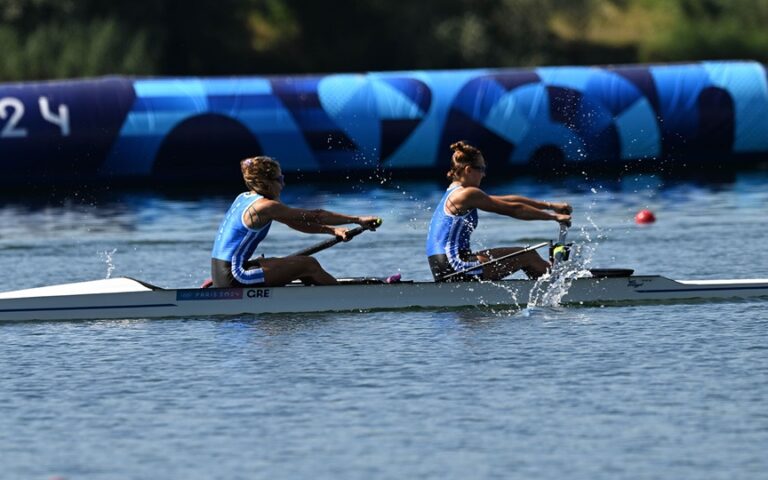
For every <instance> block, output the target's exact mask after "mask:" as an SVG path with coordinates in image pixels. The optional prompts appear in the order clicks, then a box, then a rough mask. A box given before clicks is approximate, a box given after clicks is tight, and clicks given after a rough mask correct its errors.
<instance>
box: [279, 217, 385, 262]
mask: <svg viewBox="0 0 768 480" xmlns="http://www.w3.org/2000/svg"><path fill="white" fill-rule="evenodd" d="M380 225H381V219H379V221H378V223H377V224H376V226H374V227H363V226H360V227H355V228H353V229H351V230H348V231H347V240H346V241H349V240H352V238H354V237H356V236H358V235H360V234H361V233H363V232H364V231H366V230H375V229H376V228H377V227H379V226H380ZM344 241H345V240H342V239H341V238H339V237H333V238H331V239H329V240H325V241H322V242H320V243H318V244H315V245H312V246H311V247H307V248H305V249H303V250H299V251H298V252H294V253H292V254H290V255H289V256H291V257H307V256H309V255H312V254H315V253H317V252H319V251H321V250H325V249H326V248H330V247H332V246H334V245H336V244H337V243H341V242H344Z"/></svg>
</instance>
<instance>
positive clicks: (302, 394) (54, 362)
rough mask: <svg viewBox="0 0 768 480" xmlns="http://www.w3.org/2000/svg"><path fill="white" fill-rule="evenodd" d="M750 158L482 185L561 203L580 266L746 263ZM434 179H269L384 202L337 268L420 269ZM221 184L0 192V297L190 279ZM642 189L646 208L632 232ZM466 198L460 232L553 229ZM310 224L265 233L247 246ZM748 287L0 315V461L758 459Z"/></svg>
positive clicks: (148, 471)
mask: <svg viewBox="0 0 768 480" xmlns="http://www.w3.org/2000/svg"><path fill="white" fill-rule="evenodd" d="M767 184H768V174H766V173H746V174H740V175H738V176H737V177H736V178H735V179H733V181H730V182H727V183H716V184H712V183H710V184H705V183H696V182H668V181H667V182H665V181H663V180H661V179H659V178H656V177H653V176H635V177H630V178H627V179H625V180H623V181H621V182H609V181H605V180H595V179H589V178H573V179H568V180H564V181H558V182H541V181H536V180H533V179H520V180H518V181H514V182H509V183H504V184H498V185H491V186H488V187H487V190H488V191H489V192H490V193H518V194H522V195H527V196H532V197H535V198H542V199H545V200H566V201H569V202H570V203H571V204H572V205H573V206H574V209H575V212H574V227H573V228H572V229H571V232H570V233H569V239H570V240H573V241H576V242H578V243H579V244H581V245H582V248H581V258H580V259H579V260H578V261H580V262H582V263H583V264H584V265H586V266H592V267H627V268H633V269H635V270H636V272H637V273H641V274H663V275H666V276H669V277H672V278H678V279H713V278H768V260H767V259H766V253H765V246H764V241H765V239H766V238H767V237H768V226H767V225H766V219H767V218H768V215H766V207H768V189H766V188H765V186H766V185H767ZM443 188H444V186H443V185H441V184H437V183H408V182H394V183H387V184H385V185H377V184H370V183H368V184H363V183H352V184H351V185H346V186H344V187H338V186H330V185H318V186H301V187H299V186H295V185H288V187H287V190H286V193H285V195H284V200H285V201H286V202H287V203H289V204H292V205H296V206H303V207H310V208H326V209H331V210H336V211H341V212H347V213H356V214H375V215H378V216H381V217H382V218H383V219H384V225H383V227H382V228H381V229H380V230H379V231H377V232H375V233H364V234H363V235H361V236H359V237H357V238H355V239H354V240H353V241H352V242H349V243H345V244H340V245H337V246H336V247H333V248H331V249H329V250H327V251H324V252H321V253H319V254H318V255H317V258H318V259H319V260H320V261H321V263H323V265H324V266H325V267H326V268H327V269H328V270H329V271H330V272H331V273H333V274H335V275H337V276H359V275H389V274H392V273H396V272H399V273H401V274H402V275H403V277H404V278H406V279H413V280H428V279H430V278H431V277H430V274H429V270H428V266H427V263H426V260H425V259H424V252H423V250H424V237H425V233H426V228H427V224H428V221H429V218H430V216H431V209H432V208H433V206H434V205H435V204H436V202H437V200H438V199H439V197H440V195H441V194H442V190H443ZM236 193H237V192H232V194H231V195H226V196H221V195H205V194H199V195H190V194H186V195H174V196H164V195H160V194H151V193H140V192H133V193H111V194H99V195H92V196H85V197H84V196H81V195H72V196H71V197H70V198H69V199H66V200H63V201H55V202H50V203H41V202H34V201H32V200H31V199H25V198H4V199H2V200H0V268H1V270H0V271H2V272H3V276H2V278H0V290H11V289H16V288H24V287H34V286H41V285H46V284H51V283H62V282H70V281H81V280H91V279H96V278H105V277H107V276H131V277H136V278H139V279H142V280H145V281H147V282H150V283H154V284H157V285H160V286H166V287H194V286H197V285H199V284H200V283H201V281H202V280H203V279H205V278H206V277H207V276H208V275H209V272H208V268H209V254H210V248H211V242H212V238H213V235H214V233H215V230H216V228H217V226H218V223H219V221H220V219H221V216H222V215H223V213H224V211H225V210H226V208H227V207H228V205H229V203H230V201H231V199H232V197H234V195H235V194H236ZM641 208H650V209H651V210H653V211H654V212H655V213H656V216H657V219H658V221H657V222H656V223H655V224H653V225H650V226H644V227H641V226H637V225H635V224H634V222H633V217H634V215H635V213H636V212H637V211H638V210H640V209H641ZM556 235H557V225H556V224H555V223H554V222H522V221H516V220H511V219H506V218H502V217H498V216H493V215H490V214H482V213H481V218H480V227H479V230H478V231H477V232H476V233H475V236H474V237H473V238H474V240H475V245H476V246H477V247H478V248H480V247H489V246H500V245H515V244H517V245H520V244H532V243H536V242H539V241H543V240H548V239H552V238H555V237H556ZM324 238H325V237H319V236H311V235H305V234H300V233H297V232H292V231H289V230H288V229H287V228H284V227H282V226H280V225H277V226H275V227H273V231H272V233H271V234H270V236H269V237H268V239H267V240H266V241H265V242H263V243H262V245H261V248H260V250H259V253H266V254H267V255H270V256H271V255H284V254H288V253H290V252H292V251H295V250H298V249H300V248H302V247H305V246H308V245H311V244H313V243H315V242H317V241H319V240H321V239H324ZM766 333H768V301H766V300H754V301H736V302H722V303H712V304H702V303H699V304H675V305H645V306H638V307H636V306H623V307H605V308H599V307H581V308H563V307H554V306H553V307H536V308H529V309H523V308H511V309H503V310H501V309H499V310H489V309H482V308H478V309H465V310H456V311H406V312H367V313H365V312H363V313H342V314H302V315H268V316H261V317H253V316H246V317H236V318H227V319H221V318H217V319H210V318H197V319H175V320H174V319H170V320H159V321H146V320H119V321H118V320H110V321H83V322H65V323H52V322H33V323H27V324H25V323H5V324H0V344H1V345H2V347H1V348H0V478H2V479H45V480H48V479H51V478H59V479H60V478H64V479H67V480H76V479H77V480H79V479H100V480H101V479H115V480H117V479H120V480H124V479H147V478H163V479H185V480H189V479H241V478H242V479H253V478H264V479H275V478H329V479H339V478H349V479H359V478H393V479H394V478H397V479H401V478H440V479H446V478H448V479H466V478H483V479H485V478H498V479H509V478H526V479H527V478H569V479H617V478H619V479H621V478H627V479H656V478H675V479H697V480H698V479H702V478H707V479H713V478H714V479H750V480H753V479H756V478H768V477H767V476H766V475H767V474H766V472H768V459H767V458H768V456H766V454H765V451H766V448H768V407H767V406H766V405H767V404H766V398H768V342H767V341H766Z"/></svg>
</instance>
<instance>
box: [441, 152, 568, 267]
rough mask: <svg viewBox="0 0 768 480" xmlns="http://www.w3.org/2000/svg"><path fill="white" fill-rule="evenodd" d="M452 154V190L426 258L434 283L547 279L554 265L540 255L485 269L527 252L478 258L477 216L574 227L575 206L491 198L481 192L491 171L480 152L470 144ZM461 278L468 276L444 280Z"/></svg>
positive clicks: (497, 251) (506, 250)
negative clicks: (474, 244)
mask: <svg viewBox="0 0 768 480" xmlns="http://www.w3.org/2000/svg"><path fill="white" fill-rule="evenodd" d="M451 150H453V156H452V158H451V169H450V170H449V171H448V175H447V176H448V179H449V180H450V181H451V184H450V185H449V186H448V190H447V191H446V192H445V195H443V198H442V199H441V200H440V203H439V204H438V205H437V208H435V213H434V214H433V215H432V222H431V223H430V225H429V234H428V235H427V258H428V260H429V267H430V269H431V270H432V275H433V276H434V277H435V280H436V281H438V282H439V281H445V280H454V281H455V280H500V279H502V278H504V277H506V276H507V275H509V274H511V273H513V272H515V271H517V270H520V269H522V270H523V271H524V272H525V273H526V274H527V275H528V277H530V278H538V277H540V276H541V275H543V274H544V273H546V272H547V269H549V267H550V264H549V262H547V261H545V260H544V259H542V258H541V257H540V256H539V254H538V253H536V252H535V251H530V252H526V253H523V254H520V255H516V256H513V257H510V258H506V259H503V260H499V261H497V262H493V263H490V264H487V265H481V264H483V263H486V262H491V261H492V260H494V259H498V258H500V257H503V256H505V255H509V254H511V253H514V252H518V251H520V250H522V247H501V248H491V249H489V250H482V251H479V252H474V253H473V252H472V250H471V249H470V244H469V240H470V236H471V235H472V232H473V231H474V230H475V228H477V221H478V217H477V210H478V209H480V210H483V211H486V212H491V213H498V214H500V215H506V216H508V217H512V218H517V219H520V220H554V221H556V222H560V223H561V224H565V225H568V226H570V223H571V215H570V214H571V206H570V205H568V204H567V203H562V202H543V201H540V200H533V199H531V198H526V197H522V196H519V195H488V194H486V193H485V192H484V191H483V190H481V189H480V183H481V182H482V180H483V177H485V169H486V164H485V159H484V158H483V154H482V153H481V152H480V150H478V149H477V148H475V147H473V146H471V145H469V144H467V143H465V142H457V143H454V144H453V145H451ZM547 210H549V211H547ZM457 272H464V273H461V274H458V275H453V276H451V277H450V278H445V277H446V275H451V274H453V273H457Z"/></svg>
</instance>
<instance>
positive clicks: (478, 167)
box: [470, 165, 486, 173]
mask: <svg viewBox="0 0 768 480" xmlns="http://www.w3.org/2000/svg"><path fill="white" fill-rule="evenodd" d="M470 167H471V168H474V169H475V170H477V171H478V172H483V173H485V169H486V166H485V165H470Z"/></svg>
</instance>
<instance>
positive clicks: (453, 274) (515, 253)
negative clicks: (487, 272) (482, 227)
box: [442, 242, 549, 280]
mask: <svg viewBox="0 0 768 480" xmlns="http://www.w3.org/2000/svg"><path fill="white" fill-rule="evenodd" d="M548 245H549V242H541V243H538V244H536V245H532V246H530V247H525V248H524V249H522V250H518V251H516V252H513V253H508V254H507V255H502V256H501V257H499V258H494V259H493V260H488V261H487V262H483V263H481V264H480V265H477V266H475V267H472V268H467V269H464V270H459V271H458V272H453V273H449V274H448V275H443V277H442V280H447V279H449V278H451V277H455V276H456V275H461V274H462V273H467V272H469V271H472V270H476V269H478V268H480V267H484V266H486V265H491V264H493V263H497V262H500V261H502V260H506V259H508V258H512V257H516V256H518V255H522V254H524V253H528V252H532V251H534V250H538V249H540V248H542V247H546V246H548Z"/></svg>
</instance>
